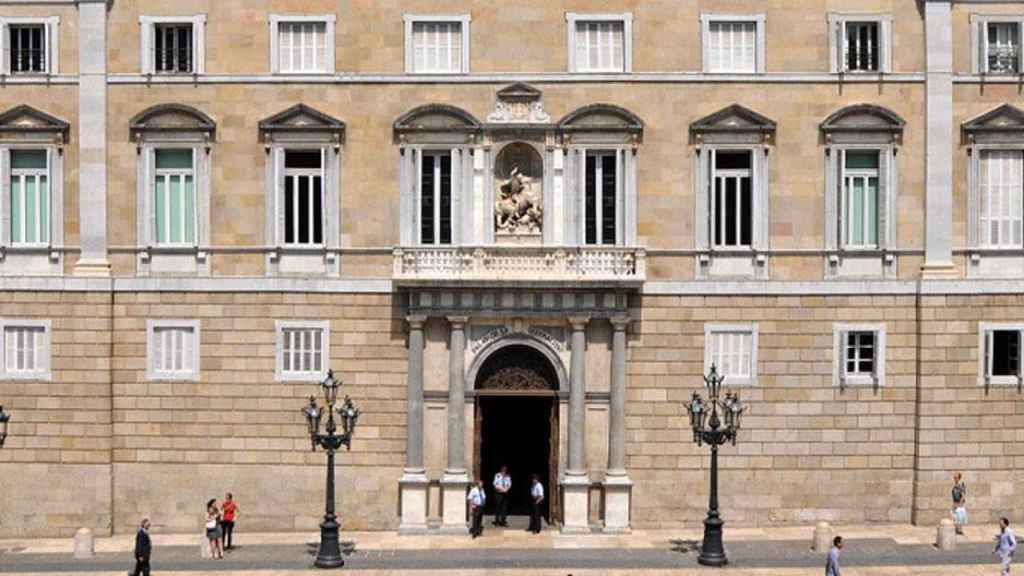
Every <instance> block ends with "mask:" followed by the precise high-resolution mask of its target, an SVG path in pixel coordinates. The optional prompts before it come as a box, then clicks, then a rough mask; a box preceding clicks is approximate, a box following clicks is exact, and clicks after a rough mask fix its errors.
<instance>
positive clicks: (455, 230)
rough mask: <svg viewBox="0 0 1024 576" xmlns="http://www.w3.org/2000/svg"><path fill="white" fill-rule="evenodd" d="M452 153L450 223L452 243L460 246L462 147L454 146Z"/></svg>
mask: <svg viewBox="0 0 1024 576" xmlns="http://www.w3.org/2000/svg"><path fill="white" fill-rule="evenodd" d="M451 155H452V160H451V170H452V173H451V192H450V194H451V200H450V205H449V210H450V212H449V220H448V223H449V224H448V225H449V226H450V227H451V238H452V242H451V243H452V245H453V246H458V245H459V244H461V243H462V234H461V230H460V229H459V226H460V225H461V223H462V218H460V217H459V216H460V214H461V212H462V148H452V150H451ZM439 224H440V222H439Z"/></svg>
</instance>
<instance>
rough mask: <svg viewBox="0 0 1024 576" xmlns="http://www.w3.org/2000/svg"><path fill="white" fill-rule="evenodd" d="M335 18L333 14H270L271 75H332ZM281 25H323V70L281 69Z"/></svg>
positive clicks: (334, 64)
mask: <svg viewBox="0 0 1024 576" xmlns="http://www.w3.org/2000/svg"><path fill="white" fill-rule="evenodd" d="M336 22H337V17H336V16H335V15H334V14H322V15H283V14H271V15H270V18H269V26H270V71H271V73H272V74H280V75H287V76H320V75H324V74H334V73H335V71H336V66H337V63H336V61H335V42H336V40H335V25H336ZM281 24H323V25H324V55H323V57H324V64H325V66H324V67H323V69H317V70H295V71H292V70H282V69H281V57H280V51H281V45H280V44H281V42H280V30H281Z"/></svg>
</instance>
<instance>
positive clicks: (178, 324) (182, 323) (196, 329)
mask: <svg viewBox="0 0 1024 576" xmlns="http://www.w3.org/2000/svg"><path fill="white" fill-rule="evenodd" d="M165 329H172V330H173V329H181V330H191V332H192V348H191V350H190V351H189V360H190V361H191V363H192V367H191V369H190V370H163V369H160V368H159V366H158V362H157V356H158V355H157V351H158V349H159V348H160V347H159V346H158V344H157V336H158V331H159V330H165ZM201 343H202V333H201V323H200V321H199V320H166V319H158V320H153V319H150V320H146V380H148V381H151V382H155V381H174V382H198V381H199V375H200V372H201V366H200V359H201V358H202V354H201V353H200V347H201V345H202V344H201Z"/></svg>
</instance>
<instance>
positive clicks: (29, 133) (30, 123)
mask: <svg viewBox="0 0 1024 576" xmlns="http://www.w3.org/2000/svg"><path fill="white" fill-rule="evenodd" d="M70 130H71V125H70V124H68V123H67V122H65V121H64V120H61V119H60V118H57V117H56V116H51V115H49V114H47V113H46V112H43V111H41V110H37V109H35V108H33V107H31V106H29V105H27V104H22V105H21V106H15V107H14V108H11V109H10V110H8V111H6V112H4V113H3V114H0V140H2V141H4V142H7V141H10V142H12V143H13V142H32V143H36V142H41V143H42V142H45V143H49V144H53V145H56V146H58V147H59V148H60V149H63V146H64V145H65V144H67V142H68V134H69V132H70Z"/></svg>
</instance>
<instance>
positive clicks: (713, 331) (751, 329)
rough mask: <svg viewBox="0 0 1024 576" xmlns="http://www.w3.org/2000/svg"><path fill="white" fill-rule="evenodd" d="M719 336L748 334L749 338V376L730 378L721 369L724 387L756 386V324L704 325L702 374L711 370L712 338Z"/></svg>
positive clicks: (713, 358)
mask: <svg viewBox="0 0 1024 576" xmlns="http://www.w3.org/2000/svg"><path fill="white" fill-rule="evenodd" d="M719 334H749V336H750V350H749V354H750V374H749V375H747V376H743V377H737V376H732V377H730V376H729V375H728V374H723V373H722V372H721V367H720V366H717V364H716V367H717V368H718V369H719V374H720V375H724V376H725V377H726V378H725V382H724V385H726V386H756V385H757V381H758V359H757V351H758V335H759V328H758V324H757V323H750V324H705V325H704V372H705V373H707V372H708V371H709V370H711V365H712V363H715V357H714V340H713V339H714V338H715V337H716V335H719Z"/></svg>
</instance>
